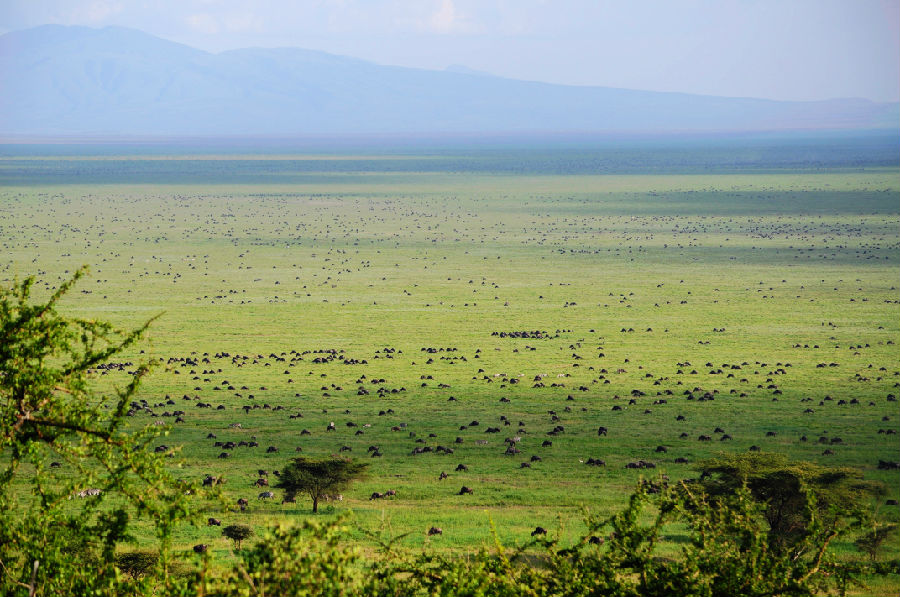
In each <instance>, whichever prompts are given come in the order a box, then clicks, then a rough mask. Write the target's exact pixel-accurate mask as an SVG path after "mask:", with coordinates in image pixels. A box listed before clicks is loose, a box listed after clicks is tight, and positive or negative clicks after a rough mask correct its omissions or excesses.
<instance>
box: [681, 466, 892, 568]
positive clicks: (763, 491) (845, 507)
mask: <svg viewBox="0 0 900 597" xmlns="http://www.w3.org/2000/svg"><path fill="white" fill-rule="evenodd" d="M701 473H702V474H701V480H700V481H699V482H698V483H697V484H698V485H699V486H700V487H702V489H703V491H704V492H706V493H707V494H708V495H709V496H710V498H711V499H712V500H713V501H715V500H716V499H718V498H727V497H730V496H732V495H734V494H735V493H736V492H737V490H738V489H739V488H741V487H746V488H747V489H748V490H749V492H750V495H751V496H752V497H753V498H754V499H755V500H757V501H758V502H759V503H760V504H762V506H763V516H764V518H765V519H766V522H767V523H768V525H769V539H770V545H771V546H772V547H773V548H775V549H778V550H792V551H796V549H795V548H796V547H797V546H798V545H800V544H801V542H800V540H801V539H802V538H804V537H806V536H807V535H808V534H809V533H810V532H812V528H811V521H812V520H813V519H817V520H819V521H820V523H821V525H822V532H826V533H829V534H830V533H833V532H835V531H836V530H837V529H838V528H839V526H840V525H841V522H842V521H843V520H845V519H846V518H848V517H855V518H859V517H861V516H863V515H864V513H863V510H864V504H865V503H866V502H867V501H868V500H869V499H870V498H871V497H873V496H876V495H880V494H882V493H883V492H884V487H883V485H881V484H880V483H877V482H873V481H868V480H866V479H863V476H862V473H861V472H860V471H858V470H855V469H851V468H835V467H824V466H820V465H817V464H815V463H812V462H803V461H795V462H790V461H789V460H788V458H787V456H785V455H784V454H772V453H765V452H758V453H748V454H723V455H721V456H719V457H718V458H714V459H711V460H707V461H706V462H704V463H702V464H701Z"/></svg>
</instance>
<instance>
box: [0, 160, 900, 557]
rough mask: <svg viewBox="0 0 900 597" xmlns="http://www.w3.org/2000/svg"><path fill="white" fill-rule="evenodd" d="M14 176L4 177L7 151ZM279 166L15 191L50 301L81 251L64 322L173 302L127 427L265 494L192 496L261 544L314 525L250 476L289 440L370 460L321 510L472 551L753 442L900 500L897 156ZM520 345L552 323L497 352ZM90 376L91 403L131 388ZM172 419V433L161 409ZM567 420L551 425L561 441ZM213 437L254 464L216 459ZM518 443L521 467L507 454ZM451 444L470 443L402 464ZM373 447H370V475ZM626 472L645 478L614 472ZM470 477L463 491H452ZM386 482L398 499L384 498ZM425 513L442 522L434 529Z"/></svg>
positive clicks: (305, 448)
mask: <svg viewBox="0 0 900 597" xmlns="http://www.w3.org/2000/svg"><path fill="white" fill-rule="evenodd" d="M130 159H131V160H132V161H134V158H130ZM239 159H240V158H238V157H235V156H232V157H228V156H225V157H222V158H221V159H216V160H212V161H210V163H215V164H217V166H216V167H217V168H227V167H228V163H229V160H239ZM316 159H317V160H319V161H321V162H327V161H328V158H325V157H320V158H316ZM0 161H2V162H3V164H2V166H3V169H4V170H5V171H6V172H10V171H15V168H16V167H17V164H18V163H19V162H17V161H16V160H0ZM157 161H158V160H157ZM138 162H139V160H138ZM163 162H165V160H163ZM273 163H274V164H275V166H273V172H272V175H273V179H274V181H273V182H271V183H268V182H265V180H259V181H257V182H254V183H253V184H246V185H237V184H228V185H220V184H216V183H215V182H209V181H207V182H203V183H202V184H201V183H197V184H168V183H167V179H166V174H165V172H166V170H165V168H162V167H161V166H160V165H158V164H157V165H155V166H154V168H155V170H153V174H152V176H153V177H155V178H154V182H153V183H152V184H151V183H146V184H102V183H101V182H98V181H97V180H96V178H97V176H98V175H96V173H95V174H94V175H93V176H92V178H91V179H90V181H89V182H88V183H85V184H79V183H78V177H77V172H76V173H75V174H73V173H72V171H67V172H68V174H67V178H65V180H64V182H63V183H60V184H40V183H36V184H29V185H23V186H13V185H7V186H5V187H4V188H2V189H0V242H2V247H3V253H2V259H0V278H2V280H3V282H4V283H5V284H9V283H11V281H12V280H13V279H15V278H17V277H18V278H22V277H24V276H27V275H31V274H35V275H37V277H38V280H39V289H40V290H41V291H42V292H43V291H46V292H49V291H50V290H52V289H53V288H54V287H56V285H58V284H59V283H60V281H62V280H64V279H66V278H67V277H68V276H69V274H71V272H73V271H74V270H75V269H77V268H78V267H79V266H80V265H82V264H85V263H86V264H89V265H90V266H91V270H92V273H91V276H90V277H88V278H86V279H85V280H84V281H82V282H81V283H80V284H79V285H78V286H77V287H76V289H75V291H74V292H73V293H72V294H71V295H70V296H69V297H68V298H67V299H66V301H65V308H66V310H67V311H68V312H70V313H72V314H75V315H79V316H87V317H97V318H102V319H106V320H110V321H112V322H114V323H116V324H118V325H121V326H123V327H128V326H135V325H137V324H139V323H141V322H142V321H144V320H146V319H148V318H150V317H152V316H155V315H158V314H161V316H160V318H159V319H158V320H157V321H156V322H155V323H154V324H153V326H152V328H151V330H150V332H149V334H148V338H147V341H146V342H144V343H143V345H142V346H141V347H140V350H139V349H135V351H133V353H131V354H128V355H123V356H122V358H121V359H120V361H121V362H131V363H137V362H138V361H140V360H150V361H153V362H155V363H156V365H157V366H156V367H155V369H154V371H153V374H152V375H151V376H150V377H149V378H148V379H147V381H146V383H145V384H144V385H143V387H142V389H141V392H140V396H139V397H140V398H143V399H145V400H146V401H147V402H148V403H149V404H150V407H151V409H152V411H153V413H154V414H147V413H144V412H140V413H139V414H137V415H136V416H135V417H134V424H135V425H144V424H148V423H151V422H154V421H162V422H165V423H167V424H169V425H170V428H169V432H168V435H167V436H166V437H165V438H163V439H162V440H161V441H160V443H165V444H166V445H168V446H170V447H177V448H178V452H177V455H176V457H175V458H174V459H173V460H172V463H173V467H174V466H176V463H177V464H178V466H180V469H178V474H179V475H183V476H184V477H187V478H192V479H200V478H202V477H203V476H204V475H206V474H213V475H221V476H224V477H225V478H226V479H227V483H226V485H225V486H224V493H225V495H226V497H227V499H228V500H229V501H230V502H232V503H233V502H234V501H235V500H237V498H239V497H246V498H249V499H250V501H251V507H250V510H249V513H247V514H243V515H242V514H237V513H233V512H228V511H226V512H223V511H221V509H220V508H219V507H217V506H215V505H214V504H213V503H212V502H209V503H198V507H199V508H201V509H206V510H207V511H208V514H209V516H216V517H218V518H222V519H223V523H224V524H229V523H233V522H238V521H242V522H247V523H249V524H251V525H253V526H254V527H256V528H257V530H261V529H262V527H263V526H264V525H266V524H267V523H269V522H274V521H276V520H279V519H283V518H285V517H304V516H310V515H311V514H310V509H309V506H310V505H309V504H308V503H307V502H298V503H297V504H285V505H281V504H280V503H279V501H280V495H278V496H277V497H276V500H275V501H260V500H257V499H256V495H257V493H258V492H259V491H262V490H260V489H255V488H253V487H252V486H251V485H252V483H253V482H254V481H255V480H256V479H257V478H258V475H257V470H258V469H266V470H268V471H270V473H272V471H273V470H277V469H279V468H280V467H282V466H284V464H285V463H286V462H287V460H288V459H289V458H290V457H292V456H293V455H294V454H295V449H296V448H300V449H302V453H303V454H304V455H308V456H325V455H328V454H335V453H344V454H347V455H351V456H354V457H356V458H361V459H366V460H367V461H368V462H370V463H371V467H370V475H369V477H368V478H367V479H366V480H364V481H362V482H359V483H357V484H355V485H354V486H352V488H351V489H349V490H348V491H346V492H345V493H344V500H343V501H342V502H339V503H337V504H335V505H334V509H333V510H332V509H331V508H327V507H326V508H325V510H324V512H323V514H321V515H322V516H331V515H332V514H331V512H339V511H343V510H347V509H352V510H353V511H354V513H355V518H356V520H357V522H358V523H359V524H360V525H362V526H363V527H365V528H369V529H376V528H380V527H382V526H386V527H389V529H390V532H392V533H394V534H400V533H406V532H411V533H412V534H411V535H409V536H408V537H407V538H406V539H405V540H404V541H405V543H406V544H408V545H411V546H413V545H421V544H423V543H424V542H426V541H427V542H429V544H430V545H432V546H438V547H440V548H445V549H449V550H459V551H469V550H472V549H475V548H477V547H478V546H480V545H482V544H485V543H489V542H490V541H491V537H490V522H491V521H493V522H494V523H495V525H496V528H497V530H498V534H499V537H500V539H501V540H503V541H510V542H512V541H520V540H523V539H525V538H527V537H528V536H529V534H530V532H531V530H532V529H533V528H534V527H535V526H537V525H541V526H544V527H547V528H550V529H551V530H553V529H556V531H552V532H559V533H561V534H562V535H563V536H564V537H566V538H574V537H575V536H577V534H578V533H579V532H581V530H582V529H583V523H582V509H583V508H587V509H590V510H591V511H594V512H612V511H613V510H614V509H616V508H617V507H619V506H621V505H622V504H623V503H624V498H625V497H626V496H627V495H628V494H629V492H630V491H631V490H632V488H633V487H634V485H635V483H636V481H637V480H638V479H639V477H640V476H641V475H644V476H655V475H657V474H666V475H668V476H669V478H670V479H672V480H677V479H681V478H686V477H691V476H692V475H694V474H695V469H693V468H692V465H693V464H694V463H696V462H698V461H700V460H702V459H703V458H706V457H710V456H712V455H714V454H716V453H717V452H719V451H728V452H744V451H746V450H748V449H750V447H751V446H758V447H759V448H760V449H762V450H764V451H774V452H784V453H787V454H789V455H790V456H791V457H793V458H796V459H805V460H811V461H814V462H818V463H822V464H830V465H840V466H852V467H856V468H859V469H861V470H862V471H864V473H865V475H866V476H867V477H868V478H871V479H878V480H881V481H883V482H885V483H886V485H887V486H888V488H889V496H888V497H889V498H892V499H897V498H898V497H900V484H898V473H897V471H883V470H878V468H877V464H878V461H879V459H883V460H890V461H897V460H898V448H900V442H898V439H897V435H895V434H887V433H884V432H880V431H885V432H886V431H887V430H893V431H896V430H897V420H898V417H900V413H898V408H897V403H896V402H891V401H889V396H897V395H900V387H898V385H900V364H898V360H900V359H898V357H900V349H898V342H900V333H898V332H900V318H898V315H900V306H898V298H900V292H898V290H897V287H898V285H900V278H898V273H900V226H898V225H900V202H898V193H900V178H898V171H897V170H896V169H876V170H869V171H857V172H846V171H845V172H840V173H828V172H789V173H758V174H754V173H743V174H719V175H715V174H685V175H677V174H655V175H647V176H641V175H608V176H599V175H572V176H557V175H535V174H526V175H521V176H516V175H510V174H496V175H491V174H485V173H477V174H476V173H471V172H470V173H453V172H448V171H440V172H438V171H436V172H387V171H385V172H365V173H354V172H333V171H330V170H328V169H327V168H323V169H322V173H321V174H316V172H315V171H314V170H311V171H310V173H308V174H304V176H300V177H298V178H297V179H296V180H294V182H292V183H290V184H287V183H284V182H280V180H281V177H280V176H279V175H284V174H285V171H284V169H289V168H290V164H291V163H292V162H291V161H285V162H283V163H282V162H279V161H277V160H276V161H275V162H273ZM279 164H280V165H279ZM164 165H165V164H164ZM109 167H110V168H113V167H115V166H109ZM131 167H136V168H140V167H141V166H140V163H138V165H137V166H134V165H132V166H131ZM160 168H162V169H161V170H160ZM184 168H185V166H184V165H179V166H178V170H177V171H178V172H183V169H184ZM279 168H282V170H279ZM287 174H291V173H290V172H287ZM58 178H59V177H57V178H55V179H54V181H55V182H59V181H58ZM210 178H214V176H213V175H210ZM523 330H528V331H535V330H540V331H542V332H544V333H543V334H542V336H543V337H540V338H501V337H499V336H498V335H494V332H511V331H523ZM425 349H435V350H434V352H428V351H427V350H425ZM332 350H333V351H336V352H334V353H327V352H320V351H332ZM329 354H331V355H334V356H335V357H336V358H333V359H332V360H328V361H327V362H324V363H316V362H314V361H315V359H316V358H322V357H328V356H329ZM184 359H190V361H187V362H186V361H185V360H184ZM347 360H351V361H350V362H351V363H354V364H347V362H346V361H347ZM363 361H365V362H364V363H363ZM130 368H131V367H126V368H125V369H126V370H128V369H130ZM96 377H97V383H98V387H99V388H109V387H110V385H109V384H114V383H120V384H121V383H123V382H124V376H123V375H122V374H118V373H109V374H103V373H102V372H98V373H97V375H96ZM382 380H383V381H382ZM536 384H541V385H542V386H543V387H535V385H536ZM230 388H233V389H230ZM360 388H364V389H365V390H366V391H367V392H368V394H365V395H360V393H359V389H360ZM380 389H383V393H382V394H381V395H379V390H380ZM395 390H396V391H395ZM686 391H690V392H691V394H692V396H693V399H689V397H688V396H687V395H686V394H685V392H686ZM707 393H708V395H711V396H713V397H714V400H707V399H702V398H703V397H704V395H705V394H707ZM251 396H252V397H251ZM167 397H168V398H169V399H170V400H171V401H172V402H174V404H167V403H166V402H167ZM451 397H452V398H454V399H455V400H451ZM501 399H504V401H501ZM853 401H858V403H853ZM198 403H209V404H211V405H212V408H201V407H199V405H198ZM219 405H221V406H223V407H224V409H223V410H217V409H216V408H215V407H216V406H219ZM244 406H250V407H251V410H250V411H249V412H247V413H245V412H244V411H243V410H242V407H244ZM276 407H281V408H283V410H276ZM617 407H618V408H617ZM389 409H392V411H393V412H392V413H390V414H384V415H379V412H380V411H388V410H389ZM614 409H616V410H614ZM806 409H811V410H812V412H805V411H806ZM174 410H184V411H185V413H186V414H185V415H184V418H185V422H184V423H177V424H176V423H174V422H173V420H174V417H171V416H166V412H167V411H168V412H169V413H171V412H172V411H174ZM551 411H553V412H554V413H555V416H556V417H557V418H558V420H552V418H551V417H553V416H554V415H553V414H551ZM297 413H301V414H302V418H294V419H289V415H294V414H297ZM501 416H502V417H505V418H506V420H507V421H508V422H509V425H508V426H507V425H505V424H504V421H502V420H501ZM678 416H682V417H683V418H684V420H676V417H678ZM476 420H477V421H478V423H479V424H478V425H477V426H472V425H470V423H472V421H476ZM331 421H333V422H334V423H335V425H336V428H337V429H336V431H334V432H328V431H326V426H327V424H328V423H329V422H331ZM348 422H349V423H353V424H354V425H356V427H349V426H347V423H348ZM233 423H240V424H241V429H234V428H231V427H230V425H231V424H233ZM556 425H562V426H563V427H564V431H563V432H561V433H558V434H556V435H554V436H550V435H548V432H550V431H551V430H553V428H554V427H555V426H556ZM461 426H465V427H466V428H465V429H460V428H461ZM599 426H604V427H607V428H608V433H607V435H605V436H598V434H597V429H598V427H599ZM394 427H397V428H400V430H399V431H392V428H394ZM488 427H498V428H499V432H498V433H486V430H487V428H488ZM717 428H720V429H721V430H722V431H720V432H717V431H716V429H717ZM303 429H306V430H308V431H309V432H310V434H309V435H301V430H303ZM359 431H361V432H362V433H361V434H358V435H357V432H359ZM769 432H774V434H775V435H774V436H772V435H767V434H768V433H769ZM209 433H213V434H215V435H216V436H217V440H219V441H235V442H238V441H241V440H244V441H253V440H254V439H255V441H257V442H258V443H259V447H256V448H247V447H238V448H236V449H234V450H230V451H229V452H230V454H231V456H230V457H229V458H227V459H220V458H218V455H219V454H220V453H221V452H223V450H222V449H221V448H217V447H214V446H213V442H214V441H216V440H213V439H207V434H209ZM682 433H685V434H686V437H681V434H682ZM413 434H415V436H413ZM432 434H433V437H432ZM725 434H727V435H728V436H730V437H731V439H730V440H728V439H726V440H723V439H722V437H723V435H725ZM701 435H706V436H709V437H710V438H711V440H710V441H699V440H698V438H699V436H701ZM801 436H806V438H807V441H805V442H803V441H801ZM457 437H459V438H461V443H456V441H457V440H456V438H457ZM513 437H519V438H520V440H519V441H518V443H517V444H516V445H517V446H518V448H519V449H520V451H521V452H520V453H519V454H516V455H506V454H504V450H505V446H506V444H505V443H504V440H505V439H507V438H513ZM820 438H822V439H820ZM837 438H840V443H837V442H838V440H837ZM545 440H550V441H552V446H548V447H542V442H544V441H545ZM438 445H440V446H444V447H447V448H451V449H453V453H452V454H443V455H442V454H435V453H433V452H432V453H424V454H420V455H413V454H412V452H413V450H414V448H416V447H423V446H429V447H432V448H434V447H437V446H438ZM268 446H275V447H276V448H277V449H278V452H276V453H266V448H267V447H268ZM369 446H378V447H379V448H380V451H381V452H382V453H383V456H382V457H381V458H369V455H368V453H367V448H368V447H369ZM658 446H663V447H665V448H666V449H667V452H657V451H656V449H657V447H658ZM342 447H346V448H349V450H348V451H345V452H339V450H340V449H341V448H342ZM826 450H830V451H831V452H833V454H825V451H826ZM532 456H538V457H540V461H536V462H530V459H531V457H532ZM588 458H600V459H603V460H604V461H605V462H606V466H605V467H594V466H588V465H587V464H585V463H584V461H586V460H587V459H588ZM676 458H686V459H687V460H688V461H689V463H688V464H678V463H676V462H675V460H676ZM638 460H645V461H651V462H653V463H654V464H655V465H656V468H655V469H654V470H632V469H626V468H625V465H626V464H628V463H629V462H634V461H638ZM523 462H529V464H530V465H531V466H530V468H521V465H522V463H523ZM458 464H465V465H467V466H468V471H461V472H457V471H455V469H456V467H457V465H458ZM442 471H444V472H446V473H448V475H449V478H448V479H445V480H442V481H441V480H438V476H439V474H440V473H441V472H442ZM60 474H62V475H65V474H67V472H66V471H65V470H62V471H61V472H60ZM269 479H270V480H271V481H272V482H274V481H275V480H276V478H275V476H274V474H270V476H269ZM463 485H466V486H468V487H470V488H472V489H473V490H474V493H473V494H472V495H466V496H460V495H457V493H458V491H459V489H460V487H461V486H463ZM387 489H394V490H396V491H397V496H396V497H395V498H392V499H388V500H376V501H371V500H369V499H368V498H369V495H370V494H371V493H372V492H375V491H384V490H387ZM279 493H280V492H277V491H276V494H279ZM880 511H881V513H882V515H883V516H886V517H888V518H893V519H896V518H897V511H896V508H893V509H891V508H889V507H884V506H882V507H881V510H880ZM432 525H434V526H439V527H442V528H443V531H444V533H443V535H442V536H440V537H436V538H430V539H427V538H426V537H425V534H424V531H425V530H426V529H427V528H428V527H430V526H432ZM219 533H220V530H219V529H218V528H215V527H213V528H206V527H185V528H184V529H182V530H181V531H180V533H179V535H178V536H177V537H176V541H177V543H178V544H179V545H180V546H183V547H186V548H188V547H189V546H190V545H192V544H194V543H198V542H206V543H211V544H213V546H214V549H215V551H216V552H218V553H219V554H225V553H227V552H228V549H229V543H228V541H227V540H226V539H224V538H221V537H220V536H219ZM146 540H147V541H149V538H146ZM360 540H361V541H362V540H363V536H362V535H361V534H360ZM890 549H891V550H892V551H891V553H892V554H893V555H896V548H895V547H891V548H890ZM849 551H851V552H852V549H850V550H849Z"/></svg>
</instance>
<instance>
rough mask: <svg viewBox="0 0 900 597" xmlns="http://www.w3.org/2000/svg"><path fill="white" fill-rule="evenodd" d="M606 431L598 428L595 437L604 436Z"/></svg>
mask: <svg viewBox="0 0 900 597" xmlns="http://www.w3.org/2000/svg"><path fill="white" fill-rule="evenodd" d="M606 431H607V429H606V427H598V428H597V435H606Z"/></svg>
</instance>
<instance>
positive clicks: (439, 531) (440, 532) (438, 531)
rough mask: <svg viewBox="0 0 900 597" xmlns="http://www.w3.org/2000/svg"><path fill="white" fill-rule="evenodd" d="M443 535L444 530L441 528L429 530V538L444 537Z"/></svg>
mask: <svg viewBox="0 0 900 597" xmlns="http://www.w3.org/2000/svg"><path fill="white" fill-rule="evenodd" d="M443 534H444V529H442V528H441V527H431V528H430V529H428V536H429V537H432V536H434V535H443Z"/></svg>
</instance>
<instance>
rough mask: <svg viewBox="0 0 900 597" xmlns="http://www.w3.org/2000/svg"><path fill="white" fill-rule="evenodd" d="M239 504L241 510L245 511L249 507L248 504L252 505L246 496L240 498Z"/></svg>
mask: <svg viewBox="0 0 900 597" xmlns="http://www.w3.org/2000/svg"><path fill="white" fill-rule="evenodd" d="M237 505H238V507H239V508H240V509H241V512H243V511H244V510H246V509H247V506H249V505H250V502H248V501H247V499H246V498H239V499H238V501H237Z"/></svg>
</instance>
